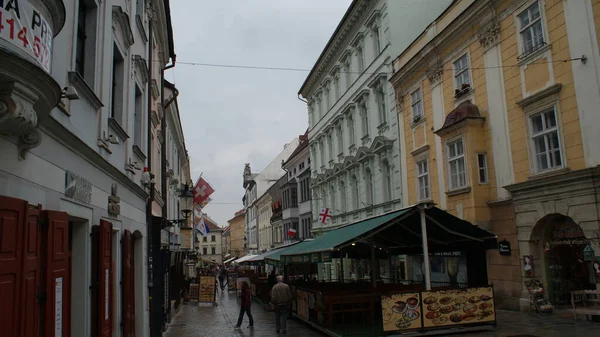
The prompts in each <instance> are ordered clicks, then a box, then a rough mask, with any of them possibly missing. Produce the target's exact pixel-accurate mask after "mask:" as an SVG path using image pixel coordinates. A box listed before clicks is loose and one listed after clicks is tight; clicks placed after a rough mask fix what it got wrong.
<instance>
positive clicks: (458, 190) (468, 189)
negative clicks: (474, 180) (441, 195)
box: [446, 186, 471, 197]
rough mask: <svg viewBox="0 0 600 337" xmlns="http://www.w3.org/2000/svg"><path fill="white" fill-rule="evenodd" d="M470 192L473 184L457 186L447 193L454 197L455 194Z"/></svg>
mask: <svg viewBox="0 0 600 337" xmlns="http://www.w3.org/2000/svg"><path fill="white" fill-rule="evenodd" d="M469 192H471V186H467V187H461V188H457V189H454V190H450V191H446V195H447V196H449V197H452V196H455V195H459V194H465V193H469Z"/></svg>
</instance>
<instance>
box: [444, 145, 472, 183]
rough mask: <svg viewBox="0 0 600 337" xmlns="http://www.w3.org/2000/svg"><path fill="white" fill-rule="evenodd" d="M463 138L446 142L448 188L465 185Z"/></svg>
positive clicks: (465, 171)
mask: <svg viewBox="0 0 600 337" xmlns="http://www.w3.org/2000/svg"><path fill="white" fill-rule="evenodd" d="M464 147H465V146H464V142H463V139H462V138H460V139H457V140H455V141H452V142H449V143H448V144H447V151H448V153H447V156H448V174H449V175H450V179H449V180H450V190H455V189H459V188H463V187H466V186H467V170H466V166H467V165H466V162H465V148H464Z"/></svg>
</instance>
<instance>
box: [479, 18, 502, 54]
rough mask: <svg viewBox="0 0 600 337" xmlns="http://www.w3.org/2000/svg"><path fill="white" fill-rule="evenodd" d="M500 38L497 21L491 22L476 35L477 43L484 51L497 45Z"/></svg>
mask: <svg viewBox="0 0 600 337" xmlns="http://www.w3.org/2000/svg"><path fill="white" fill-rule="evenodd" d="M499 36H500V23H499V22H498V21H495V20H494V21H492V22H490V23H489V24H487V25H486V26H485V27H484V28H483V29H482V30H480V31H479V33H477V37H478V38H479V43H481V46H482V47H483V49H484V50H486V51H487V50H488V49H490V48H492V47H493V46H495V45H496V44H497V43H498V40H499Z"/></svg>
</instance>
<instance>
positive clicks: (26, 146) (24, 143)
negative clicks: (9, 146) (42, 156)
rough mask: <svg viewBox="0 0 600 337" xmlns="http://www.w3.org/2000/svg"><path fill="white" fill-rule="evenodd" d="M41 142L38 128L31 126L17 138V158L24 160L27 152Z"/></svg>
mask: <svg viewBox="0 0 600 337" xmlns="http://www.w3.org/2000/svg"><path fill="white" fill-rule="evenodd" d="M41 143H42V134H41V133H40V131H38V129H34V128H31V129H30V130H27V131H26V132H25V133H23V134H21V135H20V136H19V138H18V142H17V145H18V147H19V160H25V159H26V157H27V152H28V151H29V150H31V149H33V148H35V147H38V146H39V145H40V144H41Z"/></svg>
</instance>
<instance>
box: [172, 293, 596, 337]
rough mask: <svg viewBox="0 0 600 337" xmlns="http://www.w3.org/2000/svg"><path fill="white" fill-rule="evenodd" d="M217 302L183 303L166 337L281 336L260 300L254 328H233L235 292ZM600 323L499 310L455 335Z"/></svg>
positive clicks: (560, 331) (297, 330) (584, 331)
mask: <svg viewBox="0 0 600 337" xmlns="http://www.w3.org/2000/svg"><path fill="white" fill-rule="evenodd" d="M217 303H218V305H217V306H212V305H201V306H197V305H195V304H193V303H189V304H187V305H184V306H183V307H182V308H181V310H180V311H179V313H178V314H177V315H176V316H175V317H174V318H173V320H172V321H171V324H170V325H169V328H168V330H167V332H166V333H165V334H164V335H163V336H164V337H200V336H202V337H240V336H257V337H271V336H278V334H277V333H276V332H275V319H274V316H275V315H274V314H273V313H272V312H267V311H265V310H263V308H262V307H261V305H260V304H258V303H256V302H253V304H252V315H253V316H254V325H255V327H254V328H253V329H250V328H248V327H247V326H248V318H247V317H244V322H243V324H242V328H241V329H234V325H235V323H236V320H237V317H238V313H239V304H238V303H237V301H236V297H235V294H234V293H230V294H221V293H219V294H217ZM598 331H600V323H592V322H587V321H584V320H582V319H579V320H578V321H577V323H575V322H574V321H573V318H572V316H570V313H569V312H558V313H555V314H553V315H540V316H538V315H531V316H530V315H528V314H526V313H519V312H513V311H499V312H498V326H497V327H496V329H495V330H493V331H483V332H468V333H467V332H462V333H461V332H460V331H457V333H456V334H453V336H466V337H566V336H577V337H588V336H589V337H592V336H598V335H599V332H598ZM279 336H289V337H293V336H298V337H322V336H325V335H324V334H322V333H321V332H319V331H316V330H313V329H312V328H310V327H309V326H308V325H306V324H304V323H301V322H299V321H297V320H289V321H288V333H287V335H281V334H279Z"/></svg>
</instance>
